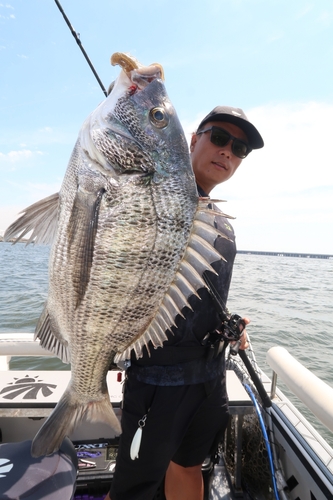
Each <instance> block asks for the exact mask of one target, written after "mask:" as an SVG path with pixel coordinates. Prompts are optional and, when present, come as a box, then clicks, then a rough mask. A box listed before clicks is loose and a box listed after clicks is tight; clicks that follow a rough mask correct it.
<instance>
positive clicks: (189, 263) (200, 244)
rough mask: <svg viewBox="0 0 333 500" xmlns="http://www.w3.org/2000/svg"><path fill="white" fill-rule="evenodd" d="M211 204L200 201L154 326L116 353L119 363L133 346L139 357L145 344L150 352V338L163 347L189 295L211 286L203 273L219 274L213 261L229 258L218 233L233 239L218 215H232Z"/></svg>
mask: <svg viewBox="0 0 333 500" xmlns="http://www.w3.org/2000/svg"><path fill="white" fill-rule="evenodd" d="M208 203H210V200H209V199H202V200H199V204H198V209H197V212H196V215H195V219H194V222H193V227H192V231H191V235H190V238H189V241H188V244H187V248H186V251H185V253H184V257H183V258H182V260H181V261H180V263H179V266H178V269H177V272H176V274H175V278H174V280H173V282H172V283H171V285H170V287H169V289H168V291H167V292H166V294H165V295H164V298H163V300H162V302H161V304H160V305H159V308H158V310H157V312H156V314H155V316H154V318H153V319H152V321H151V323H150V325H149V326H148V328H147V329H146V331H145V332H144V333H143V334H140V335H138V336H137V337H136V338H135V339H133V341H132V342H131V343H130V344H129V345H128V346H127V347H126V348H125V349H124V351H123V352H121V353H118V354H117V355H116V356H115V363H118V362H119V361H124V360H125V359H129V358H130V354H131V351H132V349H133V350H134V352H135V355H136V357H137V358H140V357H142V348H143V347H144V346H146V347H147V350H148V353H149V347H148V343H149V341H150V342H151V343H152V345H153V346H154V348H157V347H161V346H162V345H163V342H164V341H165V340H167V335H166V333H165V332H166V330H168V329H170V328H171V327H172V326H175V318H176V316H177V314H182V313H181V310H182V309H183V308H184V307H185V306H187V307H190V305H189V303H188V299H189V297H191V296H192V295H193V294H196V295H197V293H196V291H197V290H198V289H199V288H207V285H206V283H205V281H204V279H203V278H202V275H203V273H204V272H205V271H211V272H213V273H215V274H216V272H215V270H214V269H213V268H212V267H211V264H212V263H213V262H216V261H218V260H220V259H222V260H224V261H225V258H224V257H223V255H221V254H220V253H219V252H218V251H217V250H216V248H215V247H214V243H215V240H216V238H217V237H218V236H221V237H223V238H226V239H228V240H230V238H228V236H226V235H225V234H223V233H222V232H221V231H220V230H218V229H217V228H216V227H215V224H214V222H215V216H216V215H219V216H222V217H228V218H229V216H227V215H225V214H224V213H221V212H217V211H215V210H212V209H210V208H208Z"/></svg>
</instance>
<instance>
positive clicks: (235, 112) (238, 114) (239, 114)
mask: <svg viewBox="0 0 333 500" xmlns="http://www.w3.org/2000/svg"><path fill="white" fill-rule="evenodd" d="M231 112H232V114H233V115H236V116H242V114H241V113H237V111H235V110H234V109H233V110H232V111H231Z"/></svg>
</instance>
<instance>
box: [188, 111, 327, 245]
mask: <svg viewBox="0 0 333 500" xmlns="http://www.w3.org/2000/svg"><path fill="white" fill-rule="evenodd" d="M207 112H208V111H207V110H205V112H203V113H202V114H201V115H200V116H199V117H198V119H197V120H195V121H194V122H192V123H186V124H185V125H184V129H185V132H186V136H187V138H188V139H189V138H190V136H191V132H193V131H194V130H196V127H197V126H198V124H199V123H200V120H201V119H202V118H203V117H204V116H205V114H206V113H207ZM246 114H247V115H248V118H249V119H250V120H251V122H252V123H254V124H255V126H256V127H257V128H258V130H259V131H260V133H261V134H262V136H263V138H264V141H265V147H264V148H263V149H261V150H256V151H253V152H252V153H251V154H250V155H249V156H248V158H246V160H244V161H243V163H242V164H241V166H240V167H239V169H238V171H237V172H236V174H235V175H234V177H233V178H232V179H230V180H229V181H228V182H227V183H225V184H221V185H219V186H218V187H216V188H215V189H214V190H213V191H212V193H211V196H212V197H213V198H219V199H224V200H228V202H227V203H224V204H221V206H220V208H221V209H222V210H224V211H225V212H226V213H228V214H230V215H233V216H236V217H237V219H236V220H235V221H234V223H233V225H234V227H235V229H236V234H237V241H238V247H239V248H240V249H248V250H272V251H275V250H276V251H278V250H282V251H304V252H311V253H321V252H323V253H329V254H333V243H332V236H331V229H329V228H332V227H333V205H332V198H333V165H332V159H331V154H330V144H331V143H332V137H331V135H332V134H331V130H332V125H331V117H332V115H333V104H332V103H323V102H308V103H298V104H289V103H280V104H268V105H265V106H260V107H257V108H254V109H249V110H246Z"/></svg>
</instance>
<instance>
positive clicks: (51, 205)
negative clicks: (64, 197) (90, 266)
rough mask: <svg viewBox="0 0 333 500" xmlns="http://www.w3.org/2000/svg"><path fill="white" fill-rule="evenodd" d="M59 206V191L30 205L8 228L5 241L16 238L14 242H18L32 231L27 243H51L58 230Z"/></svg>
mask: <svg viewBox="0 0 333 500" xmlns="http://www.w3.org/2000/svg"><path fill="white" fill-rule="evenodd" d="M58 206H59V193H55V194H52V195H51V196H48V197H47V198H43V199H42V200H40V201H37V203H34V204H33V205H30V206H29V207H28V208H26V209H25V210H24V211H23V212H21V213H22V215H21V217H19V218H18V219H17V220H16V221H15V222H13V224H11V225H10V226H9V227H8V228H7V230H6V232H5V234H4V241H9V240H12V239H14V240H15V241H14V243H17V242H18V241H20V240H21V239H22V238H23V237H24V236H25V235H27V234H28V233H30V231H32V234H31V236H30V238H29V239H28V242H27V244H28V243H31V242H34V243H42V244H45V245H48V244H51V243H52V242H53V240H54V237H55V234H56V231H57V222H58Z"/></svg>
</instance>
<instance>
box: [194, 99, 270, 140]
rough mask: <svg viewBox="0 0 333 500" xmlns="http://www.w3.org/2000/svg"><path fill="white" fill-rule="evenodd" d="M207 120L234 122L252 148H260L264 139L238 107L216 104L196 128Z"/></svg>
mask: <svg viewBox="0 0 333 500" xmlns="http://www.w3.org/2000/svg"><path fill="white" fill-rule="evenodd" d="M208 122H227V123H234V124H235V125H237V127H239V128H240V129H242V130H243V132H245V134H246V137H247V138H248V141H249V145H250V146H251V148H252V149H260V148H262V147H263V146H264V141H263V139H262V137H261V135H260V134H259V132H258V130H257V129H256V128H255V126H254V125H252V123H251V122H249V120H248V119H247V116H246V114H245V113H244V111H243V110H242V109H240V108H232V107H230V106H216V108H214V109H213V110H212V111H211V112H210V113H209V114H208V115H207V116H206V117H205V118H204V119H203V120H202V121H201V123H200V125H199V127H198V130H199V129H200V128H202V127H203V125H205V123H208Z"/></svg>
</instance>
